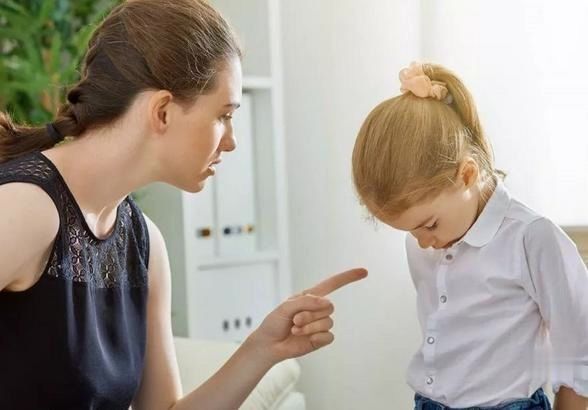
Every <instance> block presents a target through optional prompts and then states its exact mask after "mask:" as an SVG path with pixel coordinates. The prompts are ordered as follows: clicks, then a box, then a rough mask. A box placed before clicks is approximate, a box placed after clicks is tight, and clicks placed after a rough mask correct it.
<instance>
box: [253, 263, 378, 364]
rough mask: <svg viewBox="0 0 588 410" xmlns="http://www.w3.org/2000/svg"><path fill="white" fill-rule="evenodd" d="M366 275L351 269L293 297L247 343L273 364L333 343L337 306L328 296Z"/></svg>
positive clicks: (365, 272)
mask: <svg viewBox="0 0 588 410" xmlns="http://www.w3.org/2000/svg"><path fill="white" fill-rule="evenodd" d="M366 276H367V271H366V270H365V269H352V270H349V271H346V272H343V273H339V274H337V275H334V276H331V277H330V278H328V279H326V280H324V281H322V282H321V283H319V284H317V285H316V286H314V287H312V288H310V289H308V290H305V291H304V292H302V293H299V294H297V295H294V296H292V297H291V298H289V299H288V300H286V301H285V302H284V303H282V304H281V305H280V306H278V307H277V308H276V309H275V310H274V311H273V312H271V313H270V314H269V315H268V316H267V317H266V318H265V319H264V321H263V322H262V323H261V325H260V326H259V328H258V329H257V330H256V331H255V332H253V333H252V334H251V336H250V337H249V338H248V339H247V341H246V343H248V344H250V345H251V346H253V347H254V348H255V350H256V351H257V352H258V354H259V356H260V357H261V358H263V360H267V362H268V363H269V365H270V366H271V365H273V364H275V363H278V362H280V361H282V360H284V359H288V358H292V357H298V356H302V355H305V354H307V353H310V352H313V351H315V350H317V349H320V348H321V347H323V346H326V345H328V344H330V343H332V342H333V340H334V336H333V334H332V333H331V332H330V330H331V328H332V327H333V319H332V318H331V315H332V314H333V311H334V307H333V304H332V303H331V301H329V300H328V299H327V298H325V296H327V295H328V294H330V293H331V292H333V291H335V290H337V289H339V288H341V287H343V286H345V285H347V284H349V283H352V282H355V281H358V280H361V279H363V278H365V277H366Z"/></svg>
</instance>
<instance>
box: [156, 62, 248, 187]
mask: <svg viewBox="0 0 588 410" xmlns="http://www.w3.org/2000/svg"><path fill="white" fill-rule="evenodd" d="M241 84H242V80H241V63H240V61H239V60H238V59H237V58H235V59H231V60H230V61H228V62H227V63H226V64H225V65H224V67H223V69H222V71H219V72H218V73H217V76H216V85H215V88H214V89H212V90H211V91H210V92H208V93H207V94H204V95H201V96H199V97H198V98H197V99H196V102H195V103H193V104H192V105H191V106H188V107H186V106H182V105H180V104H170V106H169V107H167V112H166V115H167V116H168V123H167V126H166V128H165V134H167V137H168V138H162V139H161V140H162V142H163V146H162V149H161V150H160V155H159V162H160V163H161V166H162V169H163V172H162V173H163V174H164V175H163V176H162V179H163V181H164V182H167V183H169V184H172V185H174V186H176V187H178V188H180V189H182V190H184V191H188V192H198V191H200V190H202V189H203V188H204V184H205V181H206V179H207V178H208V177H210V176H212V175H214V174H215V167H216V166H217V165H218V164H219V163H220V161H221V155H222V153H223V152H229V151H233V150H234V149H235V148H236V141H235V135H234V134H233V124H232V116H233V114H234V112H235V110H237V108H239V105H240V102H241Z"/></svg>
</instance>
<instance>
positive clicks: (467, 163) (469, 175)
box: [457, 157, 480, 188]
mask: <svg viewBox="0 0 588 410" xmlns="http://www.w3.org/2000/svg"><path fill="white" fill-rule="evenodd" d="M479 175H480V168H479V167H478V164H477V163H476V161H474V159H473V158H471V157H466V158H464V160H463V161H462V162H461V163H460V164H459V169H458V171H457V180H458V182H459V183H463V185H464V187H465V188H471V187H472V186H474V184H476V183H477V182H478V177H479Z"/></svg>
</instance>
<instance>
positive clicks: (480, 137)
mask: <svg viewBox="0 0 588 410" xmlns="http://www.w3.org/2000/svg"><path fill="white" fill-rule="evenodd" d="M422 70H423V72H424V74H425V75H426V76H427V77H429V78H430V80H431V81H433V82H441V83H444V84H445V86H446V88H447V90H448V92H449V96H448V98H447V99H445V100H437V99H434V98H420V97H417V96H415V95H414V94H412V93H411V92H405V93H404V94H402V95H399V96H397V97H394V98H391V99H389V100H386V101H384V102H382V103H380V104H379V105H378V106H376V107H375V108H374V109H373V110H372V112H371V113H370V114H369V115H368V117H367V118H366V120H365V121H364V123H363V125H362V127H361V129H360V131H359V134H358V136H357V140H356V142H355V148H354V150H353V179H354V183H355V187H356V190H357V192H358V194H359V197H360V199H361V201H362V202H363V203H364V204H365V205H366V206H367V207H368V210H369V211H370V212H371V213H372V214H374V215H378V214H382V213H383V214H386V215H398V214H400V213H402V212H403V211H405V210H407V209H408V208H410V207H412V206H414V205H415V204H417V203H419V202H421V201H423V200H426V199H432V198H434V197H435V196H437V195H438V194H440V193H441V191H443V190H444V189H446V188H447V187H449V186H451V185H453V184H454V183H455V179H456V176H457V171H458V168H459V165H460V163H461V162H462V161H463V160H464V159H465V158H466V157H468V156H469V157H471V158H472V159H473V160H474V161H475V162H476V163H477V165H478V167H479V170H480V177H481V178H482V181H486V180H490V179H491V178H490V177H492V176H494V175H500V174H501V172H500V171H497V170H495V169H494V159H493V154H492V148H491V146H490V142H489V141H488V140H487V138H486V136H485V134H484V131H483V130H482V126H481V124H480V120H479V118H478V112H477V110H476V106H475V104H474V100H473V98H472V96H471V94H470V93H469V91H468V90H467V89H466V87H465V86H464V84H463V83H462V81H461V80H460V79H459V78H458V77H457V76H456V75H455V74H454V73H452V72H451V71H450V70H448V69H446V68H445V67H443V66H440V65H437V64H422Z"/></svg>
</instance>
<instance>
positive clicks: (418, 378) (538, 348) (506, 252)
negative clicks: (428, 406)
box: [406, 182, 588, 407]
mask: <svg viewBox="0 0 588 410" xmlns="http://www.w3.org/2000/svg"><path fill="white" fill-rule="evenodd" d="M406 245H407V254H408V262H409V267H410V272H411V276H412V279H413V282H414V285H415V287H416V290H417V305H418V316H419V322H420V325H421V329H422V334H423V342H422V344H421V346H420V349H419V351H418V352H417V353H416V355H415V356H414V357H413V359H412V361H411V363H410V366H409V368H408V372H407V381H408V384H409V385H410V386H411V387H412V388H413V389H414V390H415V391H416V392H418V393H420V394H422V395H424V396H427V397H429V398H431V399H433V400H436V401H439V402H441V403H443V404H445V405H447V406H450V407H470V406H495V405H498V404H501V403H504V402H508V401H511V400H515V399H520V398H524V397H529V396H531V395H532V394H533V393H534V392H535V391H536V390H537V389H538V388H539V387H541V386H543V385H544V384H546V382H548V376H549V368H551V382H552V383H553V387H554V390H555V391H557V390H558V389H559V387H560V386H561V385H565V386H567V387H570V388H572V389H574V390H575V392H576V393H577V394H580V395H582V396H588V273H587V271H586V266H585V265H584V263H583V262H582V259H581V257H580V255H579V254H578V251H577V248H576V246H575V245H574V243H573V242H572V241H571V240H570V239H569V238H568V237H567V236H566V235H565V233H564V232H563V231H562V230H561V229H560V228H559V227H557V226H556V225H554V224H553V223H552V222H551V221H549V220H548V219H546V218H544V217H542V216H540V215H537V214H536V213H535V212H533V211H532V210H530V209H529V208H527V207H526V206H524V205H523V204H521V203H520V202H518V201H516V200H514V199H512V198H511V197H510V195H509V193H508V191H507V190H506V188H505V187H504V185H503V183H502V182H500V183H499V184H498V186H497V188H496V190H495V192H494V193H493V195H492V197H491V198H490V200H489V201H488V203H487V204H486V207H485V208H484V210H483V212H482V213H481V214H480V216H479V217H478V219H477V221H476V222H475V223H474V225H473V226H472V227H471V228H470V230H469V231H468V232H467V234H466V235H465V236H464V237H463V239H461V240H460V241H459V242H457V243H455V244H454V245H453V246H452V247H450V248H448V249H441V250H434V249H421V248H419V246H418V243H417V241H416V239H415V238H414V237H413V236H412V235H407V243H406ZM550 365H551V366H550Z"/></svg>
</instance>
